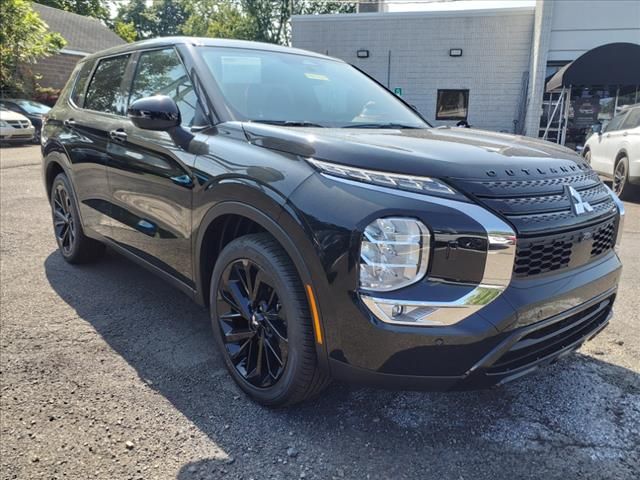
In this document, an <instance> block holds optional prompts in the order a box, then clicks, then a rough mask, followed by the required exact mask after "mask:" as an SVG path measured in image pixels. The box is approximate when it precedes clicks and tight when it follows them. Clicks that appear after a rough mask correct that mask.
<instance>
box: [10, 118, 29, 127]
mask: <svg viewBox="0 0 640 480" xmlns="http://www.w3.org/2000/svg"><path fill="white" fill-rule="evenodd" d="M7 123H8V124H9V125H10V126H12V127H13V128H28V127H29V122H28V121H27V120H7Z"/></svg>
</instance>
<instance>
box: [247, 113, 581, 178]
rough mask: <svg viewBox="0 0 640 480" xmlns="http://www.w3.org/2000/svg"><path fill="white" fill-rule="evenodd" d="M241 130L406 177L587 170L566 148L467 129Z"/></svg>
mask: <svg viewBox="0 0 640 480" xmlns="http://www.w3.org/2000/svg"><path fill="white" fill-rule="evenodd" d="M243 128H244V130H245V134H246V135H247V139H248V140H249V141H250V142H251V143H253V144H255V145H259V146H261V147H264V148H269V149H272V150H278V151H282V152H287V153H291V154H294V155H300V156H303V157H313V158H316V159H318V160H325V161H329V162H334V163H340V164H344V165H350V166H354V167H360V168H368V169H371V170H381V171H388V172H394V173H403V174H408V175H420V176H432V177H438V178H464V179H481V180H486V179H488V178H491V179H492V180H499V179H511V180H515V179H519V178H521V177H522V178H525V177H526V178H537V177H538V178H549V177H550V176H557V175H562V174H563V173H565V172H567V173H568V172H575V171H579V170H588V169H589V167H588V165H587V164H586V163H584V162H583V161H582V159H581V157H580V156H578V155H577V154H576V153H575V152H573V151H571V150H569V149H568V148H565V147H561V146H558V145H555V144H552V143H549V142H545V141H542V140H537V139H533V138H529V137H523V136H517V135H509V134H504V133H496V132H490V131H484V130H477V129H469V128H450V127H437V128H427V129H398V130H395V129H345V128H300V127H280V126H272V125H264V124H256V123H244V124H243Z"/></svg>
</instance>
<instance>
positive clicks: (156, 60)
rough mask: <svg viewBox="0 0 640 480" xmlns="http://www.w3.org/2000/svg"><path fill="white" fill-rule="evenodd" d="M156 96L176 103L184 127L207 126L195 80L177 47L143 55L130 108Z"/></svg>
mask: <svg viewBox="0 0 640 480" xmlns="http://www.w3.org/2000/svg"><path fill="white" fill-rule="evenodd" d="M152 95H166V96H168V97H171V98H172V99H173V100H174V101H175V102H176V104H177V105H178V108H179V109H180V115H181V116H182V126H184V127H187V128H188V127H193V126H198V125H202V124H203V123H205V122H204V121H203V120H204V116H203V115H202V112H201V109H200V106H199V104H198V98H197V96H196V93H195V91H194V89H193V85H192V84H191V80H189V77H188V75H187V72H186V70H185V68H184V66H183V65H182V62H181V61H180V58H179V57H178V54H177V53H176V51H175V50H174V49H173V48H167V49H164V50H153V51H149V52H143V53H141V54H140V57H139V58H138V65H137V67H136V74H135V76H134V79H133V84H132V86H131V93H130V95H129V105H131V103H133V102H135V101H136V100H138V99H140V98H143V97H150V96H152Z"/></svg>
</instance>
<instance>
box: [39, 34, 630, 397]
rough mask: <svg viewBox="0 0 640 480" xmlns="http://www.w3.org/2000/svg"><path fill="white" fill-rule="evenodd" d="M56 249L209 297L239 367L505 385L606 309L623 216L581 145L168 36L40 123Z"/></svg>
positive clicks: (74, 87)
mask: <svg viewBox="0 0 640 480" xmlns="http://www.w3.org/2000/svg"><path fill="white" fill-rule="evenodd" d="M42 153H43V156H44V165H43V170H44V179H45V184H46V189H47V194H48V195H49V198H50V199H51V207H52V213H53V224H54V230H55V236H56V239H57V242H58V245H59V247H60V251H61V253H62V255H63V257H64V258H65V259H66V260H67V261H68V262H70V263H80V262H85V261H89V260H93V259H95V258H96V257H98V256H99V255H100V254H101V253H102V252H103V251H104V248H105V245H108V246H109V247H111V248H113V249H115V250H118V251H120V252H122V253H123V254H125V255H126V256H128V257H130V258H131V259H134V260H135V261H137V262H139V263H141V264H142V265H144V266H146V267H148V268H149V269H151V270H152V271H154V272H156V273H158V274H159V275H161V276H162V277H164V278H165V279H167V280H168V281H170V282H171V283H173V284H174V285H176V286H177V287H178V288H180V289H181V290H183V291H184V292H186V293H187V294H188V295H189V296H191V297H193V299H195V300H196V301H197V302H198V303H199V304H201V305H204V306H207V307H208V308H209V311H210V312H211V313H210V316H211V321H212V324H213V330H214V332H215V339H216V342H217V344H218V346H219V349H220V351H221V352H222V353H223V357H224V359H225V362H226V365H227V367H228V369H229V371H230V372H231V375H232V376H233V378H234V379H235V381H236V382H237V383H238V384H239V385H240V387H241V388H242V389H243V390H244V391H245V392H247V393H248V394H249V395H250V396H251V397H252V398H254V399H256V400H257V401H259V402H261V403H263V404H267V405H288V404H292V403H295V402H298V401H301V400H303V399H305V398H308V397H310V396H312V395H314V394H317V393H318V392H320V391H321V390H322V388H323V387H324V386H325V385H327V383H328V382H329V380H330V379H331V378H337V379H343V380H349V381H363V382H366V383H368V384H377V385H386V386H392V387H395V388H428V389H441V390H442V389H458V388H479V387H485V386H489V385H495V384H501V383H504V382H507V381H509V380H512V379H515V378H518V377H520V376H522V375H524V374H526V373H529V372H531V371H533V370H535V369H537V368H538V367H540V366H542V365H545V364H547V363H549V362H552V361H554V360H555V359H557V358H558V357H560V356H562V355H564V354H566V353H568V352H570V351H572V350H575V349H576V348H578V347H579V346H580V345H581V344H582V343H584V342H585V341H586V340H588V339H590V338H592V337H593V336H594V335H596V334H597V333H598V332H599V331H601V330H602V329H603V328H604V327H605V325H606V324H607V322H608V321H609V319H610V317H611V314H612V305H613V301H614V298H615V295H616V287H617V284H618V280H619V277H620V269H621V265H620V261H619V260H618V257H617V255H616V253H615V247H616V244H617V243H618V242H619V240H620V236H621V231H622V219H623V206H622V204H621V203H620V202H619V200H618V199H617V198H616V197H615V195H613V194H612V193H611V191H610V190H609V189H608V188H607V187H606V186H605V185H604V184H603V183H602V182H601V181H600V180H599V179H598V176H597V175H596V174H595V173H594V172H593V171H592V170H591V168H590V167H589V166H588V165H587V164H585V162H584V161H583V160H582V159H581V158H580V157H579V156H577V155H576V154H574V153H573V152H571V151H569V150H568V149H565V148H562V147H558V146H556V145H552V144H549V143H545V142H542V141H538V140H533V139H529V138H523V137H516V136H511V135H505V134H499V133H493V132H484V131H478V130H474V129H462V128H448V127H439V128H432V127H431V126H430V125H429V124H428V123H427V122H426V121H425V120H424V119H423V118H422V117H421V116H420V115H419V114H418V113H417V112H415V111H414V110H413V109H412V108H411V107H410V106H408V105H407V104H405V103H404V102H403V101H402V100H401V99H400V98H398V97H396V96H395V95H394V94H392V93H391V92H389V91H388V90H387V89H385V88H384V87H382V86H381V85H380V84H378V83H377V82H376V81H374V80H373V79H371V78H370V77H368V76H366V75H365V74H363V73H362V72H360V71H358V70H357V69H355V68H353V67H351V66H350V65H348V64H346V63H344V62H343V61H340V60H336V59H333V58H329V57H325V56H323V55H318V54H315V53H311V52H305V51H301V50H296V49H291V48H284V47H278V46H274V45H266V44H258V43H250V42H241V41H229V40H212V39H196V38H167V39H156V40H151V41H144V42H140V43H134V44H130V45H126V46H121V47H117V48H113V49H110V50H107V51H104V52H102V53H98V54H95V55H91V56H89V57H87V58H85V59H84V60H83V61H82V62H81V63H80V64H79V65H78V66H77V68H76V70H75V72H74V73H73V75H72V78H71V80H70V81H69V83H68V85H67V87H66V88H65V89H64V91H63V93H62V94H61V97H60V99H59V100H58V103H57V104H56V106H55V107H54V108H53V110H52V111H51V112H50V114H49V116H48V119H47V121H46V124H45V127H44V129H43V142H42Z"/></svg>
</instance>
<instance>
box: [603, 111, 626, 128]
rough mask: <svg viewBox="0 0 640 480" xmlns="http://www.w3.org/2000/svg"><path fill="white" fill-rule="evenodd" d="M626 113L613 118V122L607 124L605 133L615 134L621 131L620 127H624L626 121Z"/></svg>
mask: <svg viewBox="0 0 640 480" xmlns="http://www.w3.org/2000/svg"><path fill="white" fill-rule="evenodd" d="M625 116H626V113H622V114H620V115H618V116H616V117H613V118H612V119H611V121H610V122H609V123H608V124H607V128H605V132H613V131H614V130H620V126H621V125H622V121H623V120H624V118H625Z"/></svg>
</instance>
